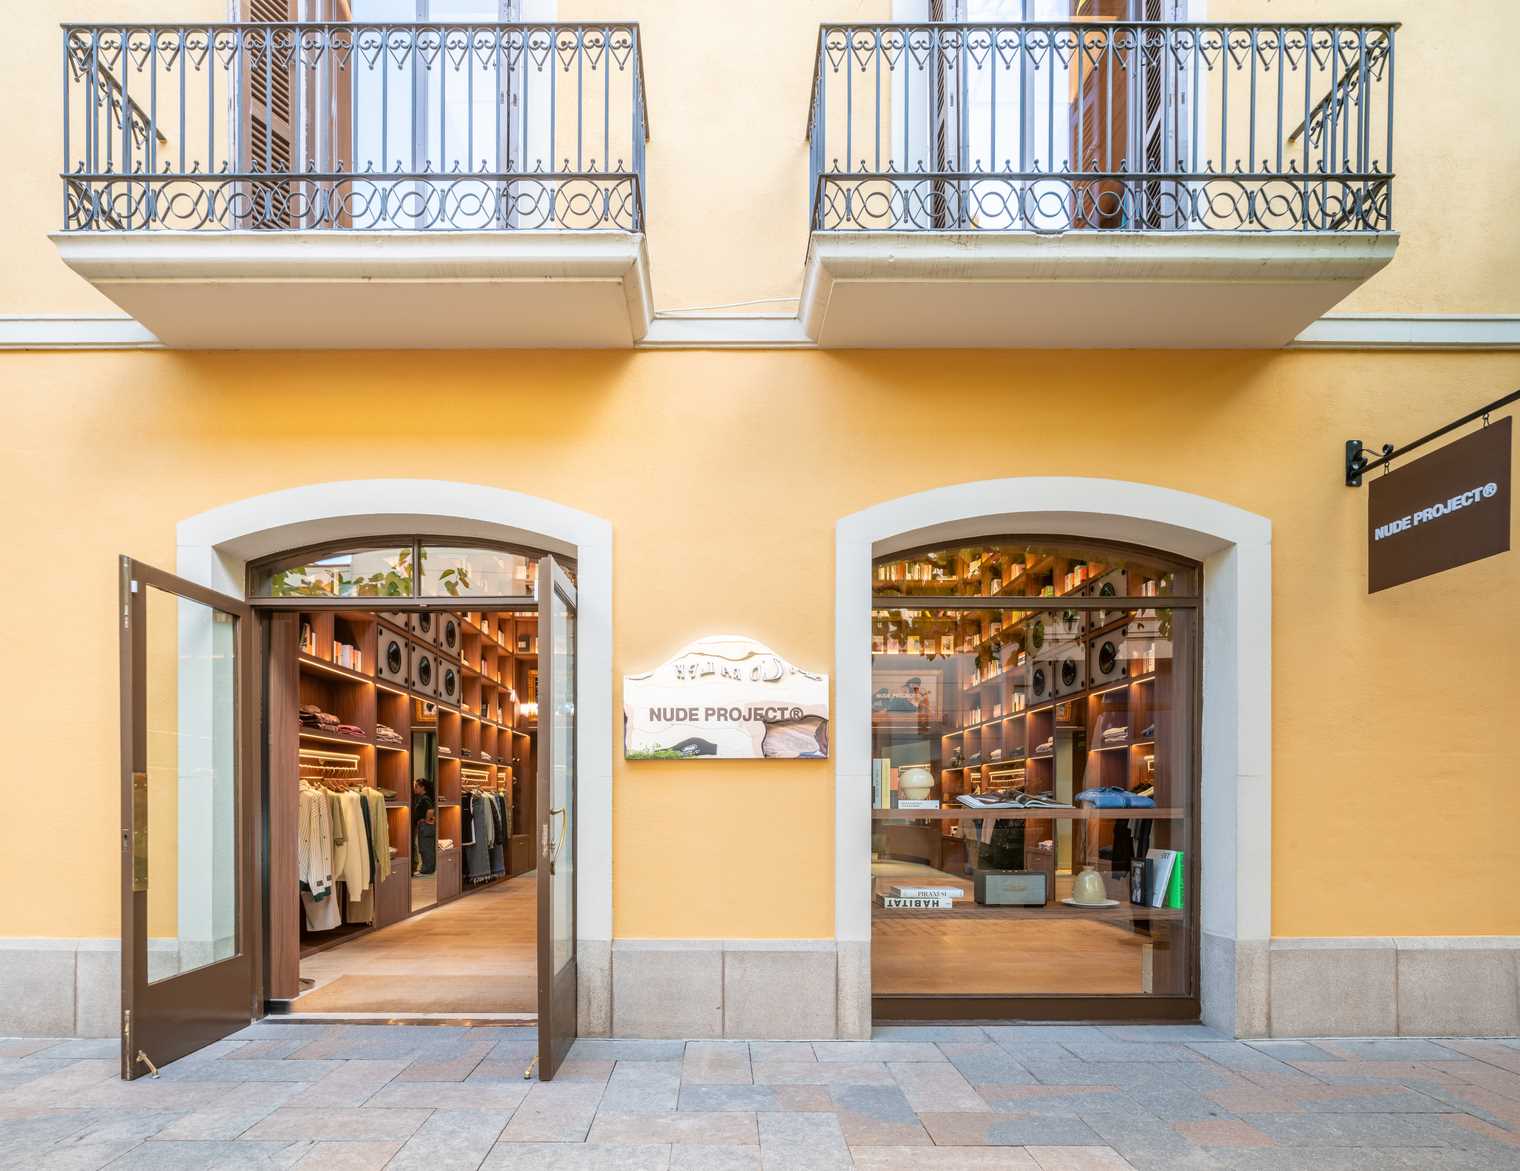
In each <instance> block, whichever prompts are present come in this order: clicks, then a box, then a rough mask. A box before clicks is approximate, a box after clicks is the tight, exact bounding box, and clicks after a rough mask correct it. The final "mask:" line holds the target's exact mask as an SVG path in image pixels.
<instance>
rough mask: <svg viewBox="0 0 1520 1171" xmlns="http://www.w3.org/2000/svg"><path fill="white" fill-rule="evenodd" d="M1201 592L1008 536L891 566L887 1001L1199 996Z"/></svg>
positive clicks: (1174, 577) (877, 786) (1111, 560)
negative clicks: (909, 600) (1115, 602)
mask: <svg viewBox="0 0 1520 1171" xmlns="http://www.w3.org/2000/svg"><path fill="white" fill-rule="evenodd" d="M1180 584H1181V585H1184V586H1185V588H1187V589H1188V590H1189V591H1190V592H1189V593H1188V594H1186V595H1184V594H1181V593H1179V592H1177V591H1178V588H1179V585H1180ZM1195 584H1196V571H1195V570H1192V569H1188V568H1184V567H1172V566H1167V565H1163V564H1161V563H1159V562H1149V563H1146V562H1145V561H1144V560H1143V559H1140V560H1137V559H1135V558H1131V557H1129V556H1128V555H1124V554H1120V553H1112V552H1111V553H1110V554H1108V555H1107V556H1099V555H1098V552H1097V551H1096V550H1090V549H1080V548H1074V547H1067V548H1064V549H1063V548H1059V547H1055V548H1053V547H1049V546H1041V547H1035V546H1032V545H1031V546H1026V545H1024V544H1012V543H1008V544H998V545H988V546H984V547H979V548H974V549H952V550H945V551H938V552H934V553H923V554H916V555H914V556H912V557H907V558H900V559H897V560H894V561H886V562H883V563H881V564H880V565H879V566H878V573H877V582H876V585H877V591H878V592H877V595H876V598H877V602H876V607H875V609H874V610H873V614H872V644H873V646H872V649H873V699H872V717H871V718H872V743H873V752H872V756H873V763H872V802H873V805H874V808H873V810H872V819H873V825H872V829H873V836H872V861H871V872H872V873H871V878H872V882H871V887H872V900H873V905H872V918H873V936H872V984H873V992H874V994H875V995H876V996H878V997H892V998H906V999H915V998H916V999H919V1000H921V1001H922V1002H923V1003H924V1006H925V1012H926V1013H927V1015H933V1016H943V1015H953V1014H952V1013H949V1012H947V1011H946V1010H945V1006H944V1004H943V1003H941V1004H940V1005H939V1007H938V1008H937V1009H936V1008H935V1007H934V1006H933V1004H932V1003H931V1002H934V1001H942V1000H943V999H944V998H957V997H1008V998H1014V997H1060V998H1086V997H1113V996H1130V997H1134V996H1158V997H1160V996H1171V997H1189V996H1195V995H1196V987H1195V984H1196V977H1195V976H1194V972H1195V970H1196V924H1197V916H1196V903H1197V900H1196V892H1195V891H1194V890H1193V889H1192V887H1191V884H1190V883H1189V881H1188V880H1189V877H1190V876H1191V875H1193V874H1195V873H1196V865H1197V859H1196V858H1195V857H1194V855H1195V854H1196V846H1195V844H1194V840H1195V839H1194V837H1193V835H1192V830H1193V819H1194V817H1195V814H1196V811H1195V809H1194V792H1195V765H1194V744H1195V743H1196V728H1195V720H1196V710H1197V705H1196V696H1195V687H1196V682H1195V668H1194V664H1195V661H1196V657H1197V647H1198V641H1197V640H1198V627H1197V611H1196V608H1195V606H1196V602H1195V599H1194V597H1193V595H1192V593H1191V591H1192V590H1193V589H1194V588H1195ZM1052 587H1053V588H1052ZM894 590H895V591H897V592H899V593H900V594H903V595H915V596H914V601H915V605H913V606H911V607H909V606H903V605H898V604H893V603H892V602H891V599H892V597H893V596H894V594H893V592H892V591H894ZM915 591H918V592H917V593H916V594H915ZM931 592H932V593H935V594H941V595H944V596H947V597H956V596H959V597H965V598H989V599H990V598H1001V597H1004V596H1009V597H1020V598H1022V599H1024V601H1023V604H1021V605H1019V606H1017V607H1008V608H1002V607H999V606H997V605H996V604H995V603H994V604H992V605H988V604H987V603H985V602H983V603H981V604H979V605H968V604H966V603H962V604H961V605H959V606H947V605H943V604H930V605H927V606H926V605H923V604H921V602H920V598H925V597H926V596H927V595H928V594H930V593H931ZM1152 596H1154V597H1156V598H1157V599H1158V601H1160V600H1162V599H1165V600H1166V601H1167V602H1169V603H1170V604H1167V605H1149V604H1144V603H1139V604H1137V603H1135V602H1131V603H1130V604H1128V605H1121V606H1114V607H1106V606H1103V605H1102V604H1101V600H1102V599H1104V598H1107V597H1115V598H1149V597H1152ZM878 1015H882V1014H881V1013H878ZM902 1015H908V1016H911V1015H913V1014H912V1013H911V1012H910V1013H905V1014H902ZM974 1015H999V1013H998V1011H996V1010H994V1009H989V1010H988V1011H986V1012H979V1013H978V1014H974Z"/></svg>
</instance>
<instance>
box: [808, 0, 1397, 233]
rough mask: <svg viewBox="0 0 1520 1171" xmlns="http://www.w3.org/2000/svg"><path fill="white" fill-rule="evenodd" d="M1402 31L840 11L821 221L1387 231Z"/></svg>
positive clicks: (821, 141)
mask: <svg viewBox="0 0 1520 1171" xmlns="http://www.w3.org/2000/svg"><path fill="white" fill-rule="evenodd" d="M1397 28H1398V25H1396V24H1199V23H1169V22H1168V23H1158V22H1138V23H1136V22H1129V23H1127V22H1119V21H1113V22H1110V21H1096V20H1091V21H1071V22H1066V23H1045V22H1040V23H1020V24H946V23H934V24H861V25H824V26H823V27H822V28H821V29H820V30H819V37H818V54H817V62H816V65H815V67H814V74H813V93H812V102H811V106H810V109H809V114H808V141H809V146H810V148H811V168H810V169H811V180H812V190H811V196H810V199H811V209H812V226H813V228H814V229H815V230H829V231H840V230H844V231H870V230H892V231H914V230H949V231H974V230H1002V231H1036V232H1043V231H1052V232H1060V231H1070V230H1091V229H1128V230H1134V231H1147V230H1150V231H1195V230H1235V231H1241V230H1245V231H1268V230H1294V231H1347V230H1363V231H1366V230H1386V229H1388V228H1390V227H1391V225H1392V182H1393V75H1394V33H1395V31H1396V29H1397Z"/></svg>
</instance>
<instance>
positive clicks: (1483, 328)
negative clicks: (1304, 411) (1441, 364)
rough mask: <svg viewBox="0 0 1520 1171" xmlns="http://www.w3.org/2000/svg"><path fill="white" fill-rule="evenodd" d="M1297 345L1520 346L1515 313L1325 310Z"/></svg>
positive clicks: (1346, 347) (1519, 324)
mask: <svg viewBox="0 0 1520 1171" xmlns="http://www.w3.org/2000/svg"><path fill="white" fill-rule="evenodd" d="M1289 348H1290V349H1295V350H1514V349H1520V314H1516V313H1327V314H1325V316H1323V317H1321V318H1320V319H1319V320H1318V321H1316V322H1315V323H1314V324H1313V325H1311V326H1310V327H1309V328H1308V329H1306V330H1304V332H1303V333H1301V334H1299V335H1298V337H1297V338H1295V339H1294V340H1293V343H1292V345H1291V346H1290V347H1289Z"/></svg>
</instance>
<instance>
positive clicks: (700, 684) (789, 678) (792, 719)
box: [623, 634, 829, 760]
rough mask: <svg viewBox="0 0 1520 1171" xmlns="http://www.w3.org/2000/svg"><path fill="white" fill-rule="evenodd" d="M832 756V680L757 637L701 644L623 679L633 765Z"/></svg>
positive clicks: (723, 637)
mask: <svg viewBox="0 0 1520 1171" xmlns="http://www.w3.org/2000/svg"><path fill="white" fill-rule="evenodd" d="M828 754H829V677H828V676H827V675H815V674H813V673H812V672H810V671H804V670H802V669H801V668H799V667H794V666H792V664H790V663H788V662H787V661H786V660H785V659H783V658H782V657H781V656H780V655H778V654H776V653H775V652H774V651H772V650H770V649H769V648H768V647H765V646H763V645H762V644H760V643H758V642H756V641H755V640H754V639H752V638H745V637H744V636H743V635H737V634H720V635H713V636H711V637H708V638H703V639H699V640H698V641H697V642H694V643H692V644H691V645H690V646H688V647H685V648H683V649H682V651H681V652H680V653H679V654H678V655H676V656H675V658H673V659H670V660H669V661H668V662H665V663H663V664H661V665H660V666H659V667H657V668H655V669H654V670H653V671H649V672H647V673H646V674H643V675H625V676H623V755H624V757H626V758H627V759H628V760H700V759H708V760H759V759H773V760H777V759H784V760H797V759H807V758H811V759H819V758H822V757H826V756H828Z"/></svg>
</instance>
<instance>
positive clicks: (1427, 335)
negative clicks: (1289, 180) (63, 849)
mask: <svg viewBox="0 0 1520 1171" xmlns="http://www.w3.org/2000/svg"><path fill="white" fill-rule="evenodd" d="M163 348H164V347H163V343H162V342H160V341H159V340H158V339H157V338H156V337H154V336H153V335H152V334H151V333H150V332H148V330H146V329H144V328H143V327H142V326H141V325H139V324H138V323H137V322H136V321H133V320H132V319H131V318H130V317H125V316H120V315H98V314H48V313H21V314H0V350H157V349H163ZM637 348H639V349H650V350H722V349H757V350H774V349H787V350H790V349H813V348H815V346H814V343H813V342H812V341H811V340H810V339H809V338H808V336H807V333H806V331H805V329H804V328H803V326H802V324H801V322H800V321H798V320H797V319H796V318H793V317H774V316H764V315H759V314H757V315H753V316H748V317H720V318H697V317H655V318H654V319H653V321H652V322H651V324H650V327H649V332H648V334H647V335H646V336H645V337H644V339H643V340H642V341H641V342H640V343H639V345H638V347H637ZM1288 348H1289V349H1293V350H1410V351H1420V350H1516V349H1520V313H1329V314H1326V315H1325V316H1324V317H1322V318H1320V319H1319V320H1318V321H1316V322H1315V323H1314V324H1313V325H1311V326H1310V327H1309V328H1308V329H1306V330H1304V332H1303V333H1301V334H1299V335H1298V337H1297V338H1296V339H1294V341H1293V342H1292V343H1291V344H1290V345H1289V347H1288Z"/></svg>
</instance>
